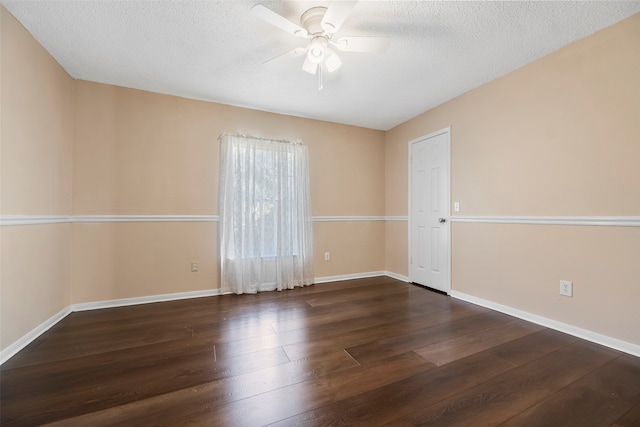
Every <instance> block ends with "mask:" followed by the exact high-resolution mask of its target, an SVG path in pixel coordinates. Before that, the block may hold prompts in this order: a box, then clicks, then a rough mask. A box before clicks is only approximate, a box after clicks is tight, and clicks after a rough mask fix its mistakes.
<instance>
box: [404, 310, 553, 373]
mask: <svg viewBox="0 0 640 427" xmlns="http://www.w3.org/2000/svg"><path fill="white" fill-rule="evenodd" d="M542 329H544V328H543V327H542V326H539V325H535V324H532V323H529V322H525V321H523V320H513V321H511V322H509V323H507V324H504V325H499V326H495V327H492V328H487V329H482V330H479V331H476V332H472V333H470V334H466V335H463V336H461V337H456V338H452V339H449V340H446V341H441V342H438V343H434V344H430V345H428V346H425V347H420V348H417V349H415V350H414V351H415V352H416V353H418V354H419V355H420V356H422V357H424V358H425V359H427V360H428V361H429V362H432V363H434V364H436V365H437V366H442V365H444V364H447V363H450V362H452V361H454V360H457V359H461V358H463V357H466V356H469V355H471V354H474V353H478V352H480V351H483V350H486V349H488V348H492V347H495V346H497V345H500V344H503V343H505V342H507V341H511V340H514V339H516V338H520V337H523V336H526V335H529V334H532V333H534V332H537V331H540V330H542Z"/></svg>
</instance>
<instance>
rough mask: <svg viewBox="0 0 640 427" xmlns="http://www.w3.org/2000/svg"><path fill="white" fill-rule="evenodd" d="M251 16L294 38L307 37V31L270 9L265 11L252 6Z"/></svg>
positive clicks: (259, 6) (259, 7)
mask: <svg viewBox="0 0 640 427" xmlns="http://www.w3.org/2000/svg"><path fill="white" fill-rule="evenodd" d="M251 14H252V15H253V16H256V17H258V18H260V19H262V20H263V21H265V22H268V23H269V24H271V25H274V26H276V27H278V28H280V29H281V30H284V31H286V32H287V33H289V34H292V35H294V36H296V37H307V35H308V33H307V30H305V29H304V28H302V27H301V26H299V25H297V24H294V23H293V22H291V21H289V20H288V19H287V18H285V17H283V16H281V15H278V14H277V13H275V12H274V11H272V10H271V9H267V8H266V7H264V6H263V5H261V4H257V5H255V6H253V7H252V8H251Z"/></svg>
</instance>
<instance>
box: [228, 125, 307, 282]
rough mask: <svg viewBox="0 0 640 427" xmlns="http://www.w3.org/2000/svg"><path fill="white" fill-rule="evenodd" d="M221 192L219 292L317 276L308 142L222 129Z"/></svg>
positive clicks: (302, 280)
mask: <svg viewBox="0 0 640 427" xmlns="http://www.w3.org/2000/svg"><path fill="white" fill-rule="evenodd" d="M219 197H220V201H219V212H220V256H221V270H222V283H221V291H222V292H234V293H237V294H241V293H256V292H259V291H271V290H276V289H277V290H279V291H280V290H283V289H293V288H294V287H296V286H305V285H311V284H313V253H312V248H313V244H312V233H311V225H312V224H311V201H310V195H309V161H308V151H307V146H306V145H304V144H302V143H300V142H283V141H274V140H265V139H261V138H256V137H249V136H243V135H228V134H225V135H222V136H221V138H220V189H219Z"/></svg>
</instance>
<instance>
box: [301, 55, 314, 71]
mask: <svg viewBox="0 0 640 427" xmlns="http://www.w3.org/2000/svg"><path fill="white" fill-rule="evenodd" d="M302 70H303V71H306V72H307V73H309V74H315V73H316V71H318V64H316V63H315V62H312V61H311V60H310V59H309V57H308V56H307V59H305V60H304V64H302Z"/></svg>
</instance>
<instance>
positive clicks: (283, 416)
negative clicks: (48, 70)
mask: <svg viewBox="0 0 640 427" xmlns="http://www.w3.org/2000/svg"><path fill="white" fill-rule="evenodd" d="M438 365H439V366H438ZM639 382H640V359H639V358H637V357H633V356H631V355H627V354H624V353H621V352H619V351H616V350H612V349H609V348H606V347H602V346H598V345H596V344H593V343H590V342H587V341H584V340H581V339H578V338H576V337H573V336H570V335H567V334H563V333H560V332H557V331H553V330H550V329H546V328H541V327H540V326H538V325H533V324H530V323H527V322H524V321H522V320H517V319H515V318H513V317H511V316H508V315H506V314H502V313H498V312H494V311H492V310H489V309H487V308H484V307H480V306H476V305H473V304H470V303H467V302H463V301H460V300H456V299H455V298H451V297H449V296H446V295H442V294H439V293H435V292H431V291H429V290H428V289H425V288H423V287H420V286H415V285H411V284H407V283H403V282H400V281H398V280H395V279H391V278H388V277H374V278H367V279H356V280H348V281H344V282H334V283H327V284H322V285H314V286H310V287H305V288H296V289H294V290H290V291H283V292H268V293H261V294H257V295H222V296H216V297H203V298H194V299H188V300H179V301H167V302H161V303H153V304H143V305H138V306H128V307H117V308H113V309H101V310H93V311H86V312H77V313H72V314H70V315H69V316H67V317H65V318H64V319H62V320H61V321H60V322H58V323H57V324H56V325H54V326H53V327H52V328H51V329H50V330H48V331H47V332H45V333H44V334H42V335H41V336H40V337H38V338H37V339H36V340H34V341H33V342H32V343H31V344H30V345H28V346H27V347H25V348H24V349H23V350H22V351H20V352H18V354H16V355H15V356H14V357H13V358H11V359H10V360H9V361H7V362H5V363H4V364H3V365H2V366H0V424H1V425H2V426H5V425H6V426H32V425H34V426H35V425H58V426H83V427H84V426H113V425H118V426H120V425H123V426H129V425H149V426H172V427H174V426H211V425H219V426H231V427H235V426H245V425H249V426H261V425H267V424H275V425H302V426H313V425H362V426H367V427H370V426H376V425H422V424H425V425H431V424H435V425H472V426H474V427H475V426H478V425H491V426H493V425H496V424H499V423H501V422H503V423H505V424H506V425H522V424H523V423H524V424H525V425H545V426H546V425H554V424H555V425H572V423H573V421H576V420H579V421H580V422H581V423H582V425H593V426H600V425H602V426H603V427H605V426H606V427H609V426H610V425H611V424H612V423H614V425H618V426H637V425H640V391H639V390H638V388H637V384H638V383H639ZM577 413H580V414H582V415H583V417H582V418H580V417H577V416H574V414H577ZM589 414H590V415H589ZM585 420H586V421H585ZM541 423H542V424H541ZM573 424H575V423H573Z"/></svg>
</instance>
